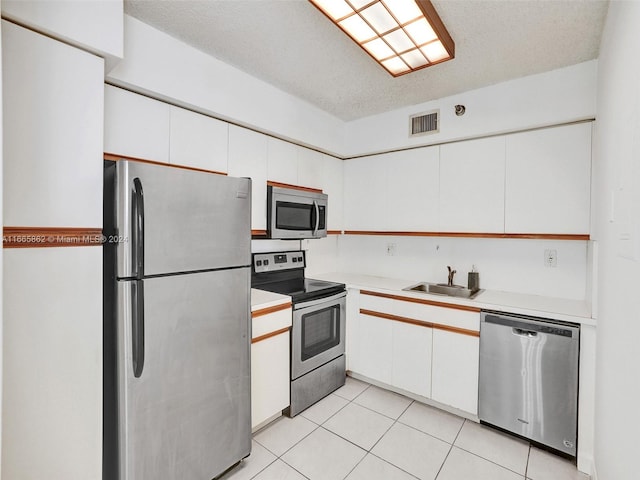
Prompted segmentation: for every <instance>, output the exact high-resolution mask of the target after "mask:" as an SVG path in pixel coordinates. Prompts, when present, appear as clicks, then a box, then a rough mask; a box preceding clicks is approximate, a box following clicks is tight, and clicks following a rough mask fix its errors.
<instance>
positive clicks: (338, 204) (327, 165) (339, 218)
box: [322, 155, 344, 231]
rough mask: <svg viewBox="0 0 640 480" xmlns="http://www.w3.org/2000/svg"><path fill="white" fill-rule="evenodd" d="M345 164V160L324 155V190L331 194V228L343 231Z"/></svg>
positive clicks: (329, 218)
mask: <svg viewBox="0 0 640 480" xmlns="http://www.w3.org/2000/svg"><path fill="white" fill-rule="evenodd" d="M343 166H344V161H343V160H340V159H338V158H334V157H331V156H329V155H322V190H323V191H324V193H326V194H327V195H328V196H329V206H328V213H327V223H328V228H329V230H338V231H341V230H342V228H343V205H344V201H343V189H342V187H343Z"/></svg>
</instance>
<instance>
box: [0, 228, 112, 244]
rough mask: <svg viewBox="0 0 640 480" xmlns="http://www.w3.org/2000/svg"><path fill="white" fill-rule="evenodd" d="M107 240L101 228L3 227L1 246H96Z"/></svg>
mask: <svg viewBox="0 0 640 480" xmlns="http://www.w3.org/2000/svg"><path fill="white" fill-rule="evenodd" d="M105 241H107V239H106V237H104V236H103V235H102V229H101V228H70V227H6V226H5V227H3V230H2V247H3V248H44V247H96V246H102V244H103V243H105Z"/></svg>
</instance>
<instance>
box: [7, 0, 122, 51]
mask: <svg viewBox="0 0 640 480" xmlns="http://www.w3.org/2000/svg"><path fill="white" fill-rule="evenodd" d="M123 11H124V7H123V0H2V17H3V18H6V19H8V20H13V21H15V22H16V23H19V24H21V25H26V26H28V27H30V28H33V29H34V30H36V31H39V32H42V33H45V34H47V35H50V36H52V37H54V38H57V39H60V40H62V41H64V42H67V43H70V44H72V45H75V46H77V47H79V48H81V49H83V50H87V51H90V52H93V53H95V54H97V55H99V56H101V57H104V58H106V59H107V61H112V62H115V61H116V60H117V59H120V58H122V52H123V35H122V15H123Z"/></svg>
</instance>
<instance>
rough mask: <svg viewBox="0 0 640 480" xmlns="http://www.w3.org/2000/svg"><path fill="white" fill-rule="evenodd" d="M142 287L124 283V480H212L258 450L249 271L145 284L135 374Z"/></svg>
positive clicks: (121, 286)
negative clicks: (253, 410) (140, 354)
mask: <svg viewBox="0 0 640 480" xmlns="http://www.w3.org/2000/svg"><path fill="white" fill-rule="evenodd" d="M139 282H140V281H129V280H125V281H119V282H118V299H119V300H118V315H117V316H118V319H117V331H118V334H117V335H118V377H119V383H120V385H121V387H120V390H119V396H120V398H119V404H120V408H119V413H118V415H119V419H118V423H119V452H120V453H119V455H120V480H176V479H180V480H209V479H211V478H213V477H215V476H217V475H218V474H220V473H221V472H223V471H224V470H226V469H227V468H229V467H231V466H232V465H234V464H235V463H237V462H238V461H240V460H241V459H242V458H244V457H246V456H247V455H249V453H250V448H251V398H250V385H251V378H250V357H249V355H250V342H251V330H250V318H251V316H250V302H249V288H250V287H249V284H250V270H249V269H248V268H239V269H230V270H220V271H209V272H199V273H191V274H185V275H172V276H167V277H160V278H151V279H145V280H143V282H144V328H143V332H144V349H143V352H144V359H143V368H142V369H141V371H139V372H136V371H135V370H136V363H134V361H133V360H134V359H133V358H132V357H133V350H134V347H133V345H134V343H135V342H136V340H135V338H133V335H132V330H133V325H132V319H133V318H134V317H135V314H134V313H133V312H134V311H135V293H134V291H135V289H136V288H139V287H136V286H135V285H136V283H139ZM139 364H140V359H138V360H137V365H139ZM137 373H139V376H136V375H137Z"/></svg>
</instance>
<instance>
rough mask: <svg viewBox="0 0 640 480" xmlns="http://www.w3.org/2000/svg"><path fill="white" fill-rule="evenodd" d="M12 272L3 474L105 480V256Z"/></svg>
mask: <svg viewBox="0 0 640 480" xmlns="http://www.w3.org/2000/svg"><path fill="white" fill-rule="evenodd" d="M3 47H4V43H3ZM3 273H4V278H5V282H4V305H3V317H4V332H3V335H4V351H3V360H4V365H3V374H4V378H3V387H4V389H3V405H2V413H3V418H2V429H3V432H2V437H3V438H2V477H3V478H15V479H41V478H47V479H51V480H67V479H86V480H98V479H101V478H102V249H101V248H97V247H78V248H72V247H65V248H15V249H5V250H4V266H3Z"/></svg>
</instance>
